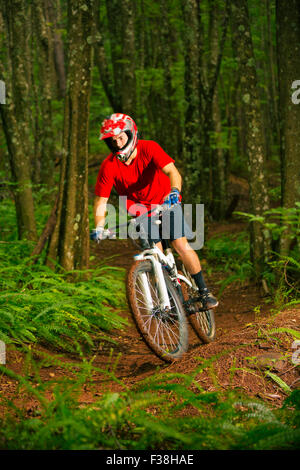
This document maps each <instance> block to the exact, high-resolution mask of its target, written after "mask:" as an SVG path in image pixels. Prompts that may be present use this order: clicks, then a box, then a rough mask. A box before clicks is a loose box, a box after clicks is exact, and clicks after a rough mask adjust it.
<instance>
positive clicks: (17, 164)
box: [0, 0, 37, 240]
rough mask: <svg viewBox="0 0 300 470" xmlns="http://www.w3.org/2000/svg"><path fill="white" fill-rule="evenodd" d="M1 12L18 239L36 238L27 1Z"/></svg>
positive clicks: (0, 69)
mask: <svg viewBox="0 0 300 470" xmlns="http://www.w3.org/2000/svg"><path fill="white" fill-rule="evenodd" d="M0 5H1V12H2V15H3V20H4V23H5V34H6V46H7V47H6V49H7V62H6V67H5V69H4V65H3V64H2V63H0V74H1V75H2V77H1V78H3V79H4V81H5V82H6V90H7V100H6V103H7V104H6V105H1V106H0V109H1V118H2V122H3V129H4V133H5V137H6V142H7V148H8V154H9V162H10V169H11V174H12V178H13V181H14V183H15V184H14V187H13V193H14V198H15V204H16V214H17V224H18V235H19V238H27V239H29V240H36V239H37V232H36V223H35V216H34V203H33V196H32V187H31V174H30V173H31V172H30V160H31V157H32V154H33V147H32V143H31V140H30V133H31V114H30V106H31V96H30V81H31V80H30V77H31V63H30V58H29V54H28V38H29V36H30V33H31V31H30V29H29V28H30V25H29V22H28V10H27V2H26V1H24V0H12V1H11V2H9V5H8V3H7V2H6V1H5V0H2V1H1V3H0Z"/></svg>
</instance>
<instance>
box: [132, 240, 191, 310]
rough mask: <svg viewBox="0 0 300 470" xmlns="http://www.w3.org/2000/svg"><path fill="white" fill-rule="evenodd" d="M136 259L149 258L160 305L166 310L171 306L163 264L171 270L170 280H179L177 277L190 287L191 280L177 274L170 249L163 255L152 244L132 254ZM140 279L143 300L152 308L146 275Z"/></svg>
mask: <svg viewBox="0 0 300 470" xmlns="http://www.w3.org/2000/svg"><path fill="white" fill-rule="evenodd" d="M134 259H135V260H136V261H140V260H150V261H151V264H152V267H153V271H154V274H155V277H156V280H157V287H158V289H157V290H158V295H159V301H160V307H161V308H162V309H164V310H168V309H170V308H171V306H170V300H169V296H168V291H167V287H166V283H165V279H164V275H163V266H166V267H167V268H169V269H170V271H171V279H172V281H176V282H179V279H180V280H182V281H183V282H186V283H187V284H188V285H189V286H190V287H192V284H191V282H190V281H189V279H187V278H186V277H185V276H183V275H182V274H179V273H178V271H177V267H176V263H175V259H174V256H173V253H172V251H171V250H170V251H168V253H167V255H165V254H164V253H163V252H162V251H161V250H160V249H159V248H158V247H157V246H155V245H154V246H153V247H152V248H147V249H146V250H144V251H142V252H141V253H139V254H138V255H135V256H134ZM141 280H142V286H141V287H142V290H143V294H144V296H145V301H146V305H147V307H148V308H149V309H150V310H151V309H152V308H153V303H152V297H151V293H150V289H149V285H148V282H147V277H146V275H145V276H144V277H141Z"/></svg>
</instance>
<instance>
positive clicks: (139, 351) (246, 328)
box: [0, 224, 300, 416]
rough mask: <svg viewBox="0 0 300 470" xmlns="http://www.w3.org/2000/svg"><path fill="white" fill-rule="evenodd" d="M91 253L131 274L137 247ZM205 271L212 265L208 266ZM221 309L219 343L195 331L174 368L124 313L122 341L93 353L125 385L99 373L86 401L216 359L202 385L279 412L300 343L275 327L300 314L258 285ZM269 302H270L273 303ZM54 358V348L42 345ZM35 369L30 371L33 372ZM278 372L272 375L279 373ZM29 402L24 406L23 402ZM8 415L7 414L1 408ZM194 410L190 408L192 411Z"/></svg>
mask: <svg viewBox="0 0 300 470" xmlns="http://www.w3.org/2000/svg"><path fill="white" fill-rule="evenodd" d="M239 228H240V227H239V226H238V224H224V225H220V224H219V225H217V226H212V227H211V230H212V231H213V233H214V234H215V232H216V230H218V232H219V233H226V232H230V233H232V231H234V230H239ZM91 250H92V254H93V255H94V256H95V259H96V260H97V259H98V260H101V262H103V260H104V259H107V260H108V261H107V263H106V264H110V265H111V266H118V267H123V268H125V269H126V270H127V269H128V268H129V267H130V265H131V263H132V256H133V254H135V253H136V248H134V246H133V245H132V243H131V242H130V241H128V240H115V241H109V240H105V241H103V242H102V243H101V244H99V245H94V246H93V247H92V248H91ZM203 270H204V272H205V261H204V262H203ZM222 276H223V278H224V274H221V273H216V272H214V271H211V276H208V275H207V276H206V278H207V283H208V285H209V286H210V287H211V288H212V291H213V292H214V293H215V294H217V292H218V285H217V282H218V281H220V279H222ZM219 300H220V304H219V306H218V307H217V309H216V310H215V319H216V326H217V329H216V339H215V341H214V342H213V343H210V344H202V343H201V342H200V340H199V339H198V338H197V337H196V335H195V334H194V333H193V330H192V329H191V328H190V340H189V344H190V346H189V350H188V352H187V353H186V354H185V356H184V357H183V358H182V360H180V361H177V362H174V363H171V364H167V363H165V362H163V361H162V360H161V359H159V358H158V357H156V356H155V355H154V354H153V353H152V352H151V351H150V350H149V349H148V347H147V346H146V344H145V343H144V342H143V340H142V338H141V336H140V334H139V333H138V331H137V329H136V327H135V324H134V323H133V320H132V317H131V313H130V311H129V308H128V309H125V310H124V311H122V312H119V314H120V315H122V316H125V317H126V318H127V319H128V326H127V327H126V328H125V329H124V330H122V331H116V332H112V333H111V337H112V338H113V339H115V340H116V341H117V344H113V345H110V344H108V343H102V344H100V345H98V346H97V348H96V349H95V350H94V351H93V352H92V355H93V356H94V360H93V365H94V366H95V367H97V368H100V369H103V370H104V371H109V370H113V371H114V374H115V376H116V377H117V378H118V379H119V382H117V381H115V380H111V379H109V378H108V376H107V374H105V373H103V374H102V373H100V372H99V373H94V374H93V382H94V384H93V386H91V387H89V386H88V385H85V386H84V387H83V390H82V394H81V397H80V402H81V404H82V405H83V404H88V403H93V401H95V400H97V399H99V396H101V395H102V394H103V393H104V391H113V392H118V391H121V390H125V389H126V388H132V387H134V386H135V385H136V384H137V382H139V381H141V380H143V379H145V378H148V377H150V376H152V375H154V374H160V373H183V374H192V373H194V371H196V370H197V368H199V366H200V365H201V362H203V360H209V359H211V362H209V365H208V366H207V367H205V368H203V370H202V369H201V370H199V373H198V374H197V375H196V377H195V380H197V382H198V384H199V385H200V386H201V387H202V388H203V389H204V390H208V391H215V390H216V391H222V390H223V391H225V390H226V389H238V390H240V391H242V392H244V393H246V394H247V395H248V396H250V397H259V398H261V399H263V400H264V401H265V402H268V403H270V404H272V406H275V407H277V406H278V407H279V406H281V405H282V403H283V401H284V399H285V398H286V393H285V391H284V389H283V387H282V385H280V384H279V383H278V380H277V381H276V380H274V376H273V378H272V377H271V376H267V375H266V372H267V371H269V372H272V374H274V375H275V376H276V377H277V378H279V379H281V380H283V381H284V382H285V384H287V385H288V386H289V387H290V388H291V389H293V388H299V387H300V376H299V367H296V366H295V365H294V364H293V362H292V360H291V358H292V354H293V352H294V350H293V348H292V343H293V339H292V337H291V336H290V335H288V334H286V333H283V332H276V334H274V333H273V332H272V330H274V329H275V328H283V327H284V328H292V329H294V330H298V331H299V325H300V309H299V307H298V306H296V307H295V308H288V309H284V310H282V311H278V309H276V308H275V307H274V304H272V302H270V301H269V302H268V303H267V302H266V300H267V297H266V296H265V293H264V292H263V291H262V290H261V289H260V288H259V287H258V286H256V285H254V284H250V283H248V284H243V285H240V284H239V283H231V284H229V285H228V286H227V287H226V288H225V290H224V291H223V293H222V296H221V298H220V299H219ZM269 300H270V299H269ZM40 349H42V350H43V351H44V352H47V353H49V354H53V353H54V351H50V350H46V349H45V348H40ZM63 360H64V361H70V362H72V361H74V362H77V361H78V358H75V357H74V356H72V355H69V356H68V355H65V354H64V355H63ZM7 367H8V368H10V369H12V370H13V371H14V372H16V373H20V374H24V370H25V369H26V368H25V369H24V355H23V354H22V353H21V352H20V351H18V349H15V348H14V349H12V348H8V350H7ZM27 370H28V369H27ZM39 374H40V377H41V380H43V381H45V382H46V381H47V380H49V381H51V380H53V378H57V379H59V378H60V377H63V376H64V375H65V374H66V371H65V369H64V368H62V367H59V366H57V367H55V366H47V367H42V368H41V370H40V371H39ZM272 374H271V375H272ZM95 384H96V387H95ZM16 390H17V382H16V381H15V380H14V379H12V378H8V377H7V376H5V375H2V376H1V377H0V391H1V393H5V394H6V397H7V398H10V397H12V398H13V397H14V400H15V399H16V395H15V393H16ZM23 400H24V397H22V396H19V398H17V401H19V402H20V403H23ZM23 406H25V407H26V409H27V410H28V415H29V416H30V415H31V413H32V410H34V409H35V408H36V407H37V406H38V404H37V403H36V402H35V400H34V399H31V400H29V401H28V402H27V403H26V404H24V403H23ZM2 411H3V410H2ZM192 412H193V411H191V413H192Z"/></svg>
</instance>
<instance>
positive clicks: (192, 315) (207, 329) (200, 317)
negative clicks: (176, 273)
mask: <svg viewBox="0 0 300 470" xmlns="http://www.w3.org/2000/svg"><path fill="white" fill-rule="evenodd" d="M182 269H183V272H182V273H181V274H183V275H184V276H185V277H187V278H188V279H189V281H190V282H191V283H192V285H193V288H191V287H190V286H189V285H188V284H186V283H185V282H183V281H182V282H181V289H182V294H183V298H184V300H185V301H190V300H193V299H194V298H195V297H197V290H196V289H195V288H196V284H195V281H194V279H193V278H192V276H191V275H190V274H189V273H188V272H187V271H186V269H185V268H184V267H182ZM190 305H191V307H190V309H187V317H188V320H189V322H190V323H191V325H192V327H193V329H194V331H195V333H196V334H197V336H198V337H199V338H200V339H201V341H202V342H203V343H211V342H212V341H214V339H215V337H216V324H215V315H214V311H213V309H209V310H205V311H203V306H202V304H201V302H195V303H191V304H190Z"/></svg>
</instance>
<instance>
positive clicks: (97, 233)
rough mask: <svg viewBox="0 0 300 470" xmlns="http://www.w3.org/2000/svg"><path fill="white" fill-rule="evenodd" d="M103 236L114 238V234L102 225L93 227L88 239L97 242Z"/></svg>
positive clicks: (103, 237)
mask: <svg viewBox="0 0 300 470" xmlns="http://www.w3.org/2000/svg"><path fill="white" fill-rule="evenodd" d="M105 238H116V234H115V233H114V232H112V231H111V230H109V229H105V228H104V227H97V228H95V229H93V230H92V231H91V233H90V239H91V240H93V241H96V242H97V243H99V242H100V241H101V240H104V239H105Z"/></svg>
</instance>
